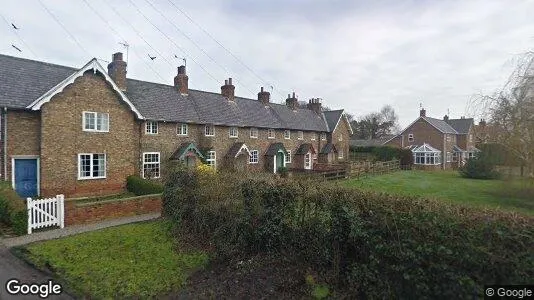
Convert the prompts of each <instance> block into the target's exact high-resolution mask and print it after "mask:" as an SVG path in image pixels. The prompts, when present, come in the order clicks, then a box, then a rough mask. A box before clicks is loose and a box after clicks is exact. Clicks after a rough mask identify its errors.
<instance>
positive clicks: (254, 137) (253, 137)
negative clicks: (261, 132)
mask: <svg viewBox="0 0 534 300" xmlns="http://www.w3.org/2000/svg"><path fill="white" fill-rule="evenodd" d="M250 138H251V139H257V138H258V137H257V136H251V137H250Z"/></svg>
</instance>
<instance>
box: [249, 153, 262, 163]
mask: <svg viewBox="0 0 534 300" xmlns="http://www.w3.org/2000/svg"><path fill="white" fill-rule="evenodd" d="M259 154H260V152H259V151H258V150H250V156H249V158H248V163H249V164H257V163H258V162H259V161H260V155H259Z"/></svg>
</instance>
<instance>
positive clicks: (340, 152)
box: [337, 149, 343, 158]
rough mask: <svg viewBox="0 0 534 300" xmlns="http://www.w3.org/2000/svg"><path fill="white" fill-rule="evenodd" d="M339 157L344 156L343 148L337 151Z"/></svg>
mask: <svg viewBox="0 0 534 300" xmlns="http://www.w3.org/2000/svg"><path fill="white" fill-rule="evenodd" d="M337 158H343V149H339V151H338V152H337Z"/></svg>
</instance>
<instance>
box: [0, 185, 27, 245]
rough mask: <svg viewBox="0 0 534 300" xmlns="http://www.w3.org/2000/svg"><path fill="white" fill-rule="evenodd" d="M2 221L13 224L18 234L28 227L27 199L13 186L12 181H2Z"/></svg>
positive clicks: (0, 193) (0, 192)
mask: <svg viewBox="0 0 534 300" xmlns="http://www.w3.org/2000/svg"><path fill="white" fill-rule="evenodd" d="M0 222H2V223H4V224H7V225H9V226H11V228H12V229H13V231H14V232H15V234H18V235H21V234H25V233H26V230H27V229H28V213H27V211H26V205H25V201H24V199H22V198H21V197H19V195H18V194H17V193H16V192H15V191H14V190H13V189H12V188H11V183H10V182H1V183H0Z"/></svg>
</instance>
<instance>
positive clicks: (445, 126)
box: [421, 117, 458, 134]
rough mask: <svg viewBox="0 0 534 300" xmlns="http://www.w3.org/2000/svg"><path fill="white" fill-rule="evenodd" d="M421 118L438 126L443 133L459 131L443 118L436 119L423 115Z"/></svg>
mask: <svg viewBox="0 0 534 300" xmlns="http://www.w3.org/2000/svg"><path fill="white" fill-rule="evenodd" d="M421 118H423V119H424V120H425V121H427V122H428V123H430V125H432V126H434V127H436V129H437V130H439V131H441V132H443V133H452V134H458V132H457V131H456V130H454V128H452V127H451V125H449V124H447V122H445V121H443V120H441V119H434V118H430V117H421Z"/></svg>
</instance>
